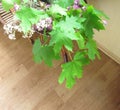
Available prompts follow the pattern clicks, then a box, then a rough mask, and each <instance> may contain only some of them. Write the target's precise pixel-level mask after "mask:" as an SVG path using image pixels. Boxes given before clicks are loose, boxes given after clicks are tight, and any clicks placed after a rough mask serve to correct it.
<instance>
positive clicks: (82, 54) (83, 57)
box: [74, 51, 90, 66]
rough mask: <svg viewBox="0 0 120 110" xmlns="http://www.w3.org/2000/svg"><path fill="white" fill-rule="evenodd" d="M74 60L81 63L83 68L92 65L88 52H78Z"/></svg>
mask: <svg viewBox="0 0 120 110" xmlns="http://www.w3.org/2000/svg"><path fill="white" fill-rule="evenodd" d="M74 60H75V61H80V63H81V64H82V66H84V65H87V64H89V63H90V59H89V58H88V57H87V52H86V51H82V52H79V51H78V52H76V54H75V56H74Z"/></svg>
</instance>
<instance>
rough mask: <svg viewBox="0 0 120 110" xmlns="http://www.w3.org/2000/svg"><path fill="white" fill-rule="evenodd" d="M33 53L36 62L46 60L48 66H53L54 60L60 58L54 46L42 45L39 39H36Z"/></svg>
mask: <svg viewBox="0 0 120 110" xmlns="http://www.w3.org/2000/svg"><path fill="white" fill-rule="evenodd" d="M33 55H34V60H35V62H37V63H41V62H42V61H44V62H45V63H46V64H47V65H48V66H52V60H54V59H58V58H59V57H58V55H55V53H54V51H53V47H52V46H47V45H46V46H42V45H41V43H40V40H39V39H37V40H35V43H34V46H33Z"/></svg>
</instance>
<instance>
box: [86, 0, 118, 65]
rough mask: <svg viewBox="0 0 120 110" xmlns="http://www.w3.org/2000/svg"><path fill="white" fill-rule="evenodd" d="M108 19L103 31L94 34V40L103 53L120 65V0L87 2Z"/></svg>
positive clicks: (90, 0) (93, 0) (89, 0)
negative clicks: (102, 12) (103, 13)
mask: <svg viewBox="0 0 120 110" xmlns="http://www.w3.org/2000/svg"><path fill="white" fill-rule="evenodd" d="M88 3H90V4H92V5H94V6H95V7H96V8H98V9H100V10H102V11H104V12H105V13H106V14H107V15H108V16H109V17H110V20H108V25H107V26H106V30H105V31H101V32H96V34H95V39H96V40H97V42H98V44H100V47H101V49H102V50H103V51H105V52H106V53H107V54H108V55H109V56H111V57H112V58H113V59H114V60H116V61H117V62H118V63H120V0H88Z"/></svg>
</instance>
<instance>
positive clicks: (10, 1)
mask: <svg viewBox="0 0 120 110" xmlns="http://www.w3.org/2000/svg"><path fill="white" fill-rule="evenodd" d="M20 2H21V0H2V6H3V8H4V9H5V10H6V11H8V10H9V9H11V8H12V7H13V6H14V3H17V4H20Z"/></svg>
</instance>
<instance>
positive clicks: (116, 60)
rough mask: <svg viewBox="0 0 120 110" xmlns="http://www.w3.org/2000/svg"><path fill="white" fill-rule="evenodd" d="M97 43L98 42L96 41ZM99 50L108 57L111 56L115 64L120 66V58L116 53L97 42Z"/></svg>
mask: <svg viewBox="0 0 120 110" xmlns="http://www.w3.org/2000/svg"><path fill="white" fill-rule="evenodd" d="M96 42H97V41H96ZM97 45H98V48H99V49H100V50H101V51H102V52H103V53H105V54H106V55H107V56H109V57H110V58H111V59H113V60H114V61H115V62H117V63H118V64H120V56H119V57H118V56H116V55H115V54H114V53H112V52H111V51H109V50H108V49H106V48H105V47H104V46H102V45H101V44H100V43H98V42H97Z"/></svg>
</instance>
